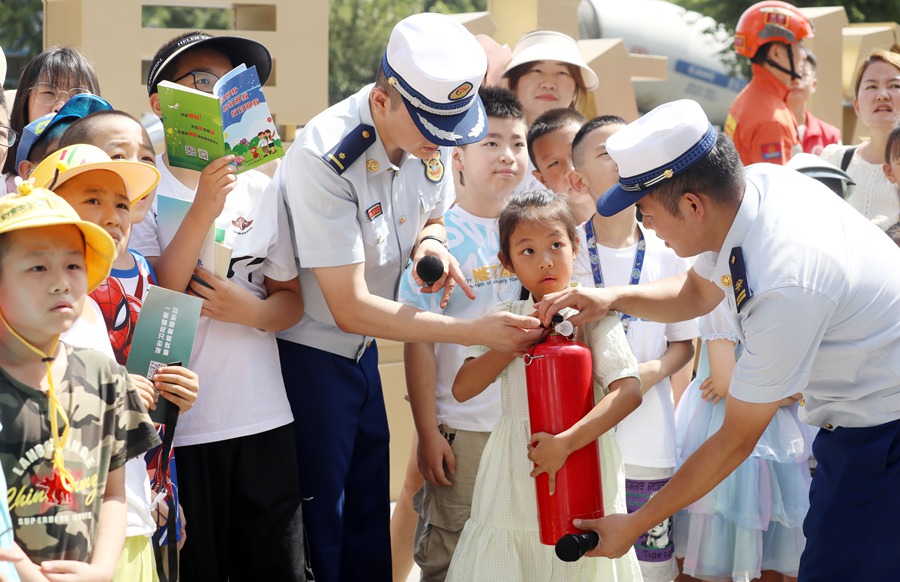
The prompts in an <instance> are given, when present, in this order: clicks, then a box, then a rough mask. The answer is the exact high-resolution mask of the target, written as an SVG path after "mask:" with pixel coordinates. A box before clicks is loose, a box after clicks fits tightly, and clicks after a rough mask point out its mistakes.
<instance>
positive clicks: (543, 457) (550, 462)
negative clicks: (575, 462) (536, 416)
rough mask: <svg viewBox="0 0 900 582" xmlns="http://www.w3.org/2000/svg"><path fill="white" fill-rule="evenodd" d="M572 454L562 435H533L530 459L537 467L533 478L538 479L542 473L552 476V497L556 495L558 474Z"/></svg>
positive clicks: (529, 451)
mask: <svg viewBox="0 0 900 582" xmlns="http://www.w3.org/2000/svg"><path fill="white" fill-rule="evenodd" d="M570 452H571V451H570V450H569V446H568V444H567V442H566V438H565V437H564V436H563V435H562V434H558V435H552V434H549V433H546V432H539V433H535V434H533V435H531V444H529V445H528V459H529V460H530V461H531V462H532V463H534V464H535V465H536V467H535V468H534V470H533V471H532V472H531V476H532V477H537V476H538V475H540V474H541V473H547V474H548V475H549V476H550V495H553V494H554V493H556V473H557V471H559V470H560V469H562V466H563V464H564V463H565V462H566V459H567V458H569V453H570Z"/></svg>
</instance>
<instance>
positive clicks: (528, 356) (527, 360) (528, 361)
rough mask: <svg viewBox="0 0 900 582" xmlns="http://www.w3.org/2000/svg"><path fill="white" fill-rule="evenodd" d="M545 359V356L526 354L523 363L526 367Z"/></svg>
mask: <svg viewBox="0 0 900 582" xmlns="http://www.w3.org/2000/svg"><path fill="white" fill-rule="evenodd" d="M543 357H544V356H532V355H531V354H525V355H524V356H522V361H523V362H525V365H526V366H530V365H531V362H532V360H540V359H541V358H543Z"/></svg>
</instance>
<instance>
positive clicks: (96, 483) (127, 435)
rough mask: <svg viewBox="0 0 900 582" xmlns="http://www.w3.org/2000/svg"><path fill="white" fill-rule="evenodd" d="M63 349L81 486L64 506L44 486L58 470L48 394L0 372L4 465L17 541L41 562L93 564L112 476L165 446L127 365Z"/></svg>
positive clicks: (60, 391)
mask: <svg viewBox="0 0 900 582" xmlns="http://www.w3.org/2000/svg"><path fill="white" fill-rule="evenodd" d="M61 347H62V349H63V350H65V351H64V352H63V353H64V354H65V356H66V358H67V359H68V368H67V370H66V373H65V377H64V378H62V380H58V381H57V385H56V392H57V396H58V397H59V400H60V402H61V404H62V407H63V409H64V410H65V413H66V415H67V416H68V419H69V427H70V428H69V435H68V440H67V441H66V445H65V448H64V452H63V456H64V458H65V466H66V469H68V470H69V472H70V473H71V474H72V477H73V478H74V481H75V487H74V491H73V492H72V494H71V496H70V497H69V499H68V500H65V501H63V503H61V504H57V503H55V502H53V501H51V500H50V499H49V498H48V496H47V487H46V484H45V483H46V482H47V480H48V478H49V477H50V476H51V472H52V471H53V468H52V465H51V458H52V456H53V439H52V437H51V433H50V416H49V413H48V408H49V407H48V399H47V396H46V394H45V393H43V392H41V391H39V390H35V389H34V388H31V387H29V386H26V385H25V384H22V383H21V382H19V381H17V380H15V379H13V378H12V377H10V376H9V375H7V374H6V372H5V371H4V370H2V369H0V424H2V425H3V438H2V439H0V464H2V466H3V472H4V475H5V477H6V482H7V487H8V488H7V497H8V500H9V512H10V517H11V519H12V524H13V527H14V528H15V537H16V543H18V544H19V546H20V547H21V548H22V549H23V550H24V551H25V553H26V554H28V557H29V558H31V560H32V561H33V562H35V563H41V562H43V561H44V560H60V559H63V560H78V561H82V562H86V561H89V560H90V558H91V554H92V552H93V549H94V541H95V540H96V538H97V524H98V516H99V514H100V506H101V504H102V502H103V492H104V491H105V489H106V479H107V475H108V473H109V471H113V470H115V469H118V468H120V467H122V466H123V465H124V464H125V462H126V461H127V460H128V459H130V458H132V457H135V456H136V455H139V454H141V453H143V452H145V451H146V450H148V449H150V448H151V447H153V446H155V445H156V444H158V443H159V438H158V437H157V436H156V431H155V430H154V428H153V424H152V423H151V422H150V418H149V417H148V416H147V413H146V412H144V408H143V406H142V405H141V402H140V400H139V398H138V396H137V393H136V392H135V391H134V390H126V386H127V384H126V383H127V373H126V372H125V369H124V368H123V367H121V366H119V365H117V364H116V363H115V362H113V361H112V360H110V359H109V358H108V357H106V356H104V355H103V354H101V353H100V352H97V351H96V350H87V349H80V348H72V347H70V346H68V345H65V344H62V345H61ZM60 428H62V427H60Z"/></svg>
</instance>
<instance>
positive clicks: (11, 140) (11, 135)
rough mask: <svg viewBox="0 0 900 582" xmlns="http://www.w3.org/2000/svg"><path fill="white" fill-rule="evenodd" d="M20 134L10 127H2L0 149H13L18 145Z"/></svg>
mask: <svg viewBox="0 0 900 582" xmlns="http://www.w3.org/2000/svg"><path fill="white" fill-rule="evenodd" d="M18 137H19V134H18V133H16V130H14V129H13V128H11V127H9V126H8V125H0V148H11V147H12V146H14V145H16V139H18Z"/></svg>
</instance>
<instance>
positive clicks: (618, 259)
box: [574, 225, 700, 468]
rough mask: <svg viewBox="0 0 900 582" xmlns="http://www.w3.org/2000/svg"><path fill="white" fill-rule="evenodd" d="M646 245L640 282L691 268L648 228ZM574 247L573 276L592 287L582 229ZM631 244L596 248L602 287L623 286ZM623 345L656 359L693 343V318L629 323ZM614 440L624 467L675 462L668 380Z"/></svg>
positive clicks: (630, 261) (649, 393)
mask: <svg viewBox="0 0 900 582" xmlns="http://www.w3.org/2000/svg"><path fill="white" fill-rule="evenodd" d="M641 231H642V232H643V233H644V241H645V242H646V243H647V247H646V251H645V253H644V263H643V268H642V269H641V279H640V282H641V283H649V282H651V281H658V280H660V279H665V278H666V277H672V276H674V275H678V274H680V273H684V272H685V271H687V270H688V269H690V268H691V262H690V260H688V259H682V258H681V257H679V256H678V255H676V254H675V252H674V251H672V249H670V248H668V247H666V246H665V243H663V241H662V240H660V238H659V237H658V236H656V233H654V232H653V231H652V230H644V229H643V227H641ZM578 238H579V240H582V241H584V243H583V244H581V245H579V248H578V255H577V256H576V259H575V272H574V277H575V278H576V279H577V280H578V281H579V282H580V283H581V284H582V285H585V286H587V287H594V286H595V284H594V276H593V272H592V270H591V259H590V251H589V250H588V246H587V235H586V234H585V230H584V225H581V226H579V227H578ZM636 250H637V245H636V244H635V245H632V246H630V247H627V248H624V249H613V248H609V247H604V246H602V245H598V246H597V254H598V257H599V258H600V265H601V268H602V270H603V279H604V284H605V285H609V286H618V285H628V284H629V283H630V281H631V272H632V268H633V267H634V257H635V251H636ZM625 335H626V337H627V338H628V345H629V346H631V350H632V351H633V352H634V356H635V358H637V361H638V362H648V361H650V360H658V359H659V358H660V357H661V356H662V355H663V354H664V353H665V352H666V350H667V349H668V344H667V342H676V341H683V340H690V339H694V338H696V337H697V336H699V335H700V330H699V327H698V325H697V320H696V319H690V320H688V321H681V322H677V323H658V322H655V321H647V320H645V319H640V318H634V319H631V320H630V322H629V325H628V331H627V333H626V334H625ZM616 437H617V438H618V439H619V447H620V448H621V449H622V460H623V461H624V462H625V464H626V465H638V466H640V467H653V468H669V467H674V466H675V464H676V460H677V459H676V457H675V404H674V400H673V397H672V382H671V381H670V380H669V378H668V377H666V378H663V379H662V380H660V381H659V382H657V383H656V384H654V385H653V386H652V387H651V388H650V389H649V390H647V392H646V393H645V394H644V398H643V400H642V401H641V405H640V406H638V408H637V410H635V411H634V412H632V413H631V414H629V415H628V416H626V417H625V418H624V419H622V422H620V423H619V425H618V427H617V428H616Z"/></svg>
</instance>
